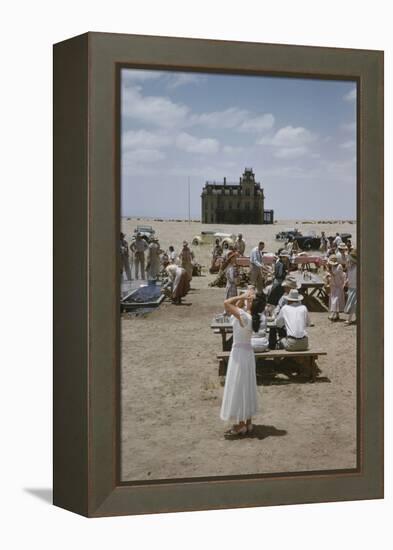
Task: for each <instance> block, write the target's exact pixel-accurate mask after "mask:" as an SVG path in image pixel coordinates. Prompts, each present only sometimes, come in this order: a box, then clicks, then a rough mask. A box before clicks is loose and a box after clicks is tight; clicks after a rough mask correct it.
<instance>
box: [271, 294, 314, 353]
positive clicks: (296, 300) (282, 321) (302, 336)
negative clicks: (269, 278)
mask: <svg viewBox="0 0 393 550" xmlns="http://www.w3.org/2000/svg"><path fill="white" fill-rule="evenodd" d="M302 300H303V296H302V295H301V294H300V293H299V291H298V290H296V289H292V290H290V291H289V293H288V295H287V302H288V304H287V305H285V306H283V307H282V308H281V310H280V313H279V314H278V317H277V320H276V325H277V327H279V328H280V327H285V330H286V333H287V335H286V337H285V338H282V339H281V340H280V345H281V347H283V348H284V349H286V350H288V351H306V350H307V349H308V336H307V331H306V328H307V327H308V326H310V317H309V314H308V311H307V308H306V306H305V305H303V304H302V303H301V301H302Z"/></svg>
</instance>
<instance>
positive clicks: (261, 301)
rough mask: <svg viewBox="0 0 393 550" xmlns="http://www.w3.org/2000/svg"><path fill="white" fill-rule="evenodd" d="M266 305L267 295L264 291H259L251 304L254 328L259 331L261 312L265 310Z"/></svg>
mask: <svg viewBox="0 0 393 550" xmlns="http://www.w3.org/2000/svg"><path fill="white" fill-rule="evenodd" d="M265 307H266V296H265V295H264V294H263V293H258V294H257V295H256V296H255V298H254V300H253V302H252V306H251V316H252V330H253V331H254V332H258V330H259V326H260V324H261V317H260V314H261V313H262V312H263V311H265Z"/></svg>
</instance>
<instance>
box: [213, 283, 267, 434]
mask: <svg viewBox="0 0 393 550" xmlns="http://www.w3.org/2000/svg"><path fill="white" fill-rule="evenodd" d="M254 298H255V291H254V290H251V289H250V290H248V291H247V292H245V293H244V294H242V295H241V296H234V297H233V298H228V300H225V302H224V307H225V312H226V313H227V315H231V316H232V323H233V344H232V350H231V353H230V356H229V361H228V369H227V374H226V379H225V387H224V396H223V400H222V405H221V412H220V417H221V419H222V420H225V421H228V420H232V421H234V425H233V426H232V429H231V430H230V431H229V432H228V433H229V434H230V435H245V434H246V433H248V432H251V431H252V429H253V426H252V417H253V416H254V415H255V414H256V412H257V409H258V407H257V397H258V393H257V382H256V372H255V355H254V350H253V348H252V346H251V337H252V333H253V323H252V311H253V310H252V305H253V301H254ZM254 328H256V327H254Z"/></svg>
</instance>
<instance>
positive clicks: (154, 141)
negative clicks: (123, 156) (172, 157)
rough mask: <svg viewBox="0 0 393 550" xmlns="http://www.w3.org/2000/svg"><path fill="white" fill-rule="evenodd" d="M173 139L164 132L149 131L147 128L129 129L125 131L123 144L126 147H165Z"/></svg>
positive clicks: (122, 139)
mask: <svg viewBox="0 0 393 550" xmlns="http://www.w3.org/2000/svg"><path fill="white" fill-rule="evenodd" d="M172 141H173V139H172V138H171V137H170V136H168V135H166V134H162V133H154V132H148V131H146V130H136V131H134V130H128V131H126V132H124V133H123V135H122V138H121V144H122V148H123V150H125V149H138V148H140V149H155V148H161V147H165V146H167V145H170V144H171V143H172Z"/></svg>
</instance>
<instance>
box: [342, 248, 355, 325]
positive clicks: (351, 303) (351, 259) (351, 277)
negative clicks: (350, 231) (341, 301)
mask: <svg viewBox="0 0 393 550" xmlns="http://www.w3.org/2000/svg"><path fill="white" fill-rule="evenodd" d="M357 258H358V256H357V251H356V250H355V249H354V248H353V249H352V250H351V252H350V253H349V254H348V261H347V274H346V281H345V282H346V285H347V287H348V296H347V301H346V303H345V308H344V313H347V314H348V319H347V320H346V321H345V324H346V325H350V324H351V323H352V322H353V321H352V318H353V316H354V315H356V309H357V303H358V298H357V281H356V279H357Z"/></svg>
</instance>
